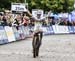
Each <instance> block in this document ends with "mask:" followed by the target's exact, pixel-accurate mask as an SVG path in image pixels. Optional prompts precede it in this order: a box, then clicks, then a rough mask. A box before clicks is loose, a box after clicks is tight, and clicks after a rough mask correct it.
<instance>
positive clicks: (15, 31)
mask: <svg viewBox="0 0 75 61" xmlns="http://www.w3.org/2000/svg"><path fill="white" fill-rule="evenodd" d="M12 28H13V31H14V35H15V38H16V40H20V35H19V33H18V30H17V29H16V27H12Z"/></svg>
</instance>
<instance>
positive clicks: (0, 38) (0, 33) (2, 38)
mask: <svg viewBox="0 0 75 61" xmlns="http://www.w3.org/2000/svg"><path fill="white" fill-rule="evenodd" d="M5 43H8V37H7V35H6V32H5V30H4V27H3V26H0V44H5Z"/></svg>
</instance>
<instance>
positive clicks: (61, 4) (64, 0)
mask: <svg viewBox="0 0 75 61" xmlns="http://www.w3.org/2000/svg"><path fill="white" fill-rule="evenodd" d="M24 1H25V0H0V9H2V8H5V9H9V8H10V7H11V3H12V2H18V3H24ZM27 3H28V8H29V10H32V9H43V10H45V11H49V10H52V11H54V12H70V11H72V10H73V9H74V8H73V6H74V0H27Z"/></svg>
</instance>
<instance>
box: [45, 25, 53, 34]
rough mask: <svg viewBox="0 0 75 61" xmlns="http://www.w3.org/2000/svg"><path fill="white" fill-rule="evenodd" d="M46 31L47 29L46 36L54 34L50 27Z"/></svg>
mask: <svg viewBox="0 0 75 61" xmlns="http://www.w3.org/2000/svg"><path fill="white" fill-rule="evenodd" d="M46 29H47V34H53V33H54V32H53V28H52V26H49V27H47V28H46Z"/></svg>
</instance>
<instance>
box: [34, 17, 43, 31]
mask: <svg viewBox="0 0 75 61" xmlns="http://www.w3.org/2000/svg"><path fill="white" fill-rule="evenodd" d="M43 19H44V17H43V18H41V19H37V18H35V26H34V32H39V31H43V29H42V20H43Z"/></svg>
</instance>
